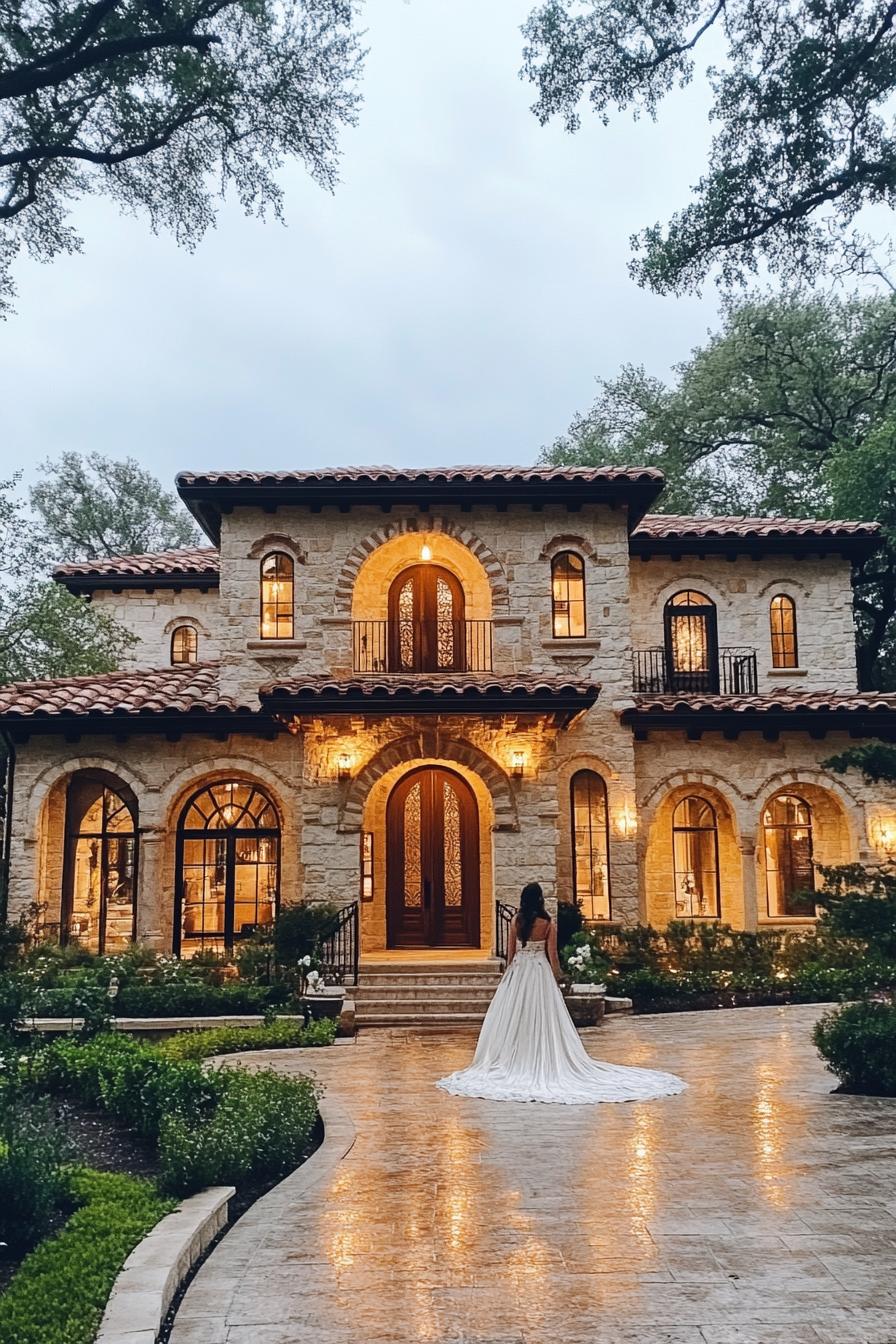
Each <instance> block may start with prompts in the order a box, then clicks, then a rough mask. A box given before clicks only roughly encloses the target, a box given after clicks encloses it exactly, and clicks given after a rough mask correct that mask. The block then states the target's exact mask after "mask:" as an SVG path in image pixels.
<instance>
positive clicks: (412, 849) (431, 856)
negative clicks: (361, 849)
mask: <svg viewBox="0 0 896 1344" xmlns="http://www.w3.org/2000/svg"><path fill="white" fill-rule="evenodd" d="M386 906H387V909H386V943H387V946H388V947H478V946H479V814H478V808H477V805H476V797H475V795H474V793H473V790H472V789H471V788H470V786H469V784H467V782H466V780H464V779H462V778H461V777H460V775H457V774H455V772H454V771H453V770H445V769H443V768H442V767H441V766H422V767H421V768H420V769H418V770H412V771H411V772H410V774H407V775H405V776H404V778H403V779H400V780H399V781H398V783H397V784H396V785H395V787H394V789H393V790H392V792H391V794H390V795H389V801H388V803H387V805H386Z"/></svg>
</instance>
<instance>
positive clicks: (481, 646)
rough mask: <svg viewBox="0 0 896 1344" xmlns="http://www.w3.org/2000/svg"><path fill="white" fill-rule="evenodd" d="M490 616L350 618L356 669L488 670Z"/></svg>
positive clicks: (489, 668) (489, 663)
mask: <svg viewBox="0 0 896 1344" xmlns="http://www.w3.org/2000/svg"><path fill="white" fill-rule="evenodd" d="M492 645H493V639H492V622H491V621H450V620H444V621H438V620H435V621H400V620H399V621H352V662H353V666H354V670H355V671H356V672H390V673H392V672H436V673H449V674H450V673H452V672H491V670H492Z"/></svg>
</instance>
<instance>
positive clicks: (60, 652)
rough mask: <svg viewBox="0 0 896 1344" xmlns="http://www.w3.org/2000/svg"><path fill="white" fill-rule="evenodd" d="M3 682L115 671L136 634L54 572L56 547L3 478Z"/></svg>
mask: <svg viewBox="0 0 896 1344" xmlns="http://www.w3.org/2000/svg"><path fill="white" fill-rule="evenodd" d="M0 556H2V569H0V684H5V683H7V682H11V681H30V680H33V679H34V678H41V677H63V676H81V675H85V674H87V673H91V672H111V671H112V670H113V669H114V668H115V667H117V665H118V661H119V659H120V657H121V655H122V653H124V652H125V650H126V649H127V648H128V647H129V646H130V645H131V644H132V642H133V641H132V639H131V636H130V635H129V634H128V633H127V631H125V630H124V629H122V627H121V626H120V625H118V624H117V622H116V621H114V620H113V619H112V618H111V616H108V615H106V614H105V613H104V612H102V611H101V610H100V609H99V608H98V607H94V606H91V605H90V604H89V603H87V602H85V601H84V600H83V599H82V598H77V597H72V596H71V595H70V594H69V593H67V592H66V590H65V589H64V588H62V587H60V585H59V584H58V583H54V581H53V580H52V579H50V578H49V577H48V573H47V571H48V569H49V566H50V563H51V561H50V552H49V551H48V549H47V542H46V538H45V537H44V536H43V534H42V531H41V528H40V525H39V523H38V522H37V520H35V519H34V518H33V517H31V516H29V514H28V512H27V509H26V507H25V503H24V500H23V499H22V498H21V496H20V495H19V494H18V493H17V491H16V482H15V481H12V480H10V481H4V482H0Z"/></svg>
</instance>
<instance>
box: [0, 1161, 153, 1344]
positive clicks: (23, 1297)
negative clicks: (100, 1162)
mask: <svg viewBox="0 0 896 1344" xmlns="http://www.w3.org/2000/svg"><path fill="white" fill-rule="evenodd" d="M69 1192H70V1197H71V1198H72V1200H73V1201H74V1202H75V1203H77V1204H79V1205H80V1206H81V1207H80V1208H78V1209H77V1211H76V1212H75V1213H73V1214H72V1216H71V1217H70V1218H69V1220H68V1222H67V1223H66V1224H65V1227H64V1228H63V1229H62V1231H61V1232H59V1233H58V1234H57V1235H56V1236H54V1237H51V1238H49V1240H47V1241H45V1242H43V1243H42V1244H41V1245H40V1246H38V1247H37V1248H36V1250H34V1251H32V1252H31V1254H30V1255H29V1256H27V1258H26V1259H25V1260H24V1261H23V1263H22V1265H21V1267H20V1268H19V1270H18V1272H17V1273H16V1274H15V1275H14V1276H13V1278H12V1280H11V1282H10V1284H9V1287H8V1288H7V1289H6V1291H5V1292H4V1293H3V1294H2V1296H0V1340H2V1341H3V1344H91V1341H92V1340H93V1339H94V1337H95V1335H96V1332H97V1329H98V1327H99V1323H100V1321H101V1319H102V1316H103V1311H104V1310H105V1306H106V1302H107V1301H108V1298H109V1293H110V1292H111V1289H112V1285H113V1283H114V1282H115V1278H116V1276H117V1274H118V1271H119V1270H120V1269H121V1266H122V1265H123V1264H124V1262H125V1260H126V1259H127V1257H128V1255H129V1254H130V1253H131V1251H132V1250H133V1248H134V1247H135V1246H136V1245H137V1242H138V1241H140V1240H141V1238H142V1237H144V1236H145V1235H146V1233H147V1232H148V1231H149V1230H150V1228H152V1227H154V1226H155V1224H156V1223H157V1222H158V1221H159V1219H160V1218H162V1217H164V1215H165V1214H166V1213H168V1212H169V1210H170V1209H171V1208H172V1207H173V1204H172V1202H170V1201H167V1200H164V1199H162V1198H161V1197H160V1196H159V1195H158V1194H157V1192H156V1191H155V1189H154V1187H153V1185H152V1184H151V1182H149V1181H145V1180H138V1179H136V1178H135V1177H133V1176H119V1175H113V1174H112V1173H110V1172H98V1171H78V1172H75V1173H72V1174H71V1175H70V1177H69Z"/></svg>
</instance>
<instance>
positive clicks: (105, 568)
mask: <svg viewBox="0 0 896 1344" xmlns="http://www.w3.org/2000/svg"><path fill="white" fill-rule="evenodd" d="M218 569H219V563H218V550H217V547H215V546H181V547H179V548H178V549H176V550H170V551H149V552H147V553H146V554H144V555H116V556H105V557H103V558H102V559H98V560H81V561H78V562H77V563H75V564H69V565H57V566H56V567H55V569H54V570H53V578H54V579H59V580H63V581H64V580H65V579H68V578H82V577H84V578H92V577H96V578H116V577H129V578H130V577H137V578H144V577H145V578H155V577H157V576H177V575H179V574H191V575H192V574H199V575H207V576H208V577H209V578H213V579H216V578H217V577H218Z"/></svg>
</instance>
